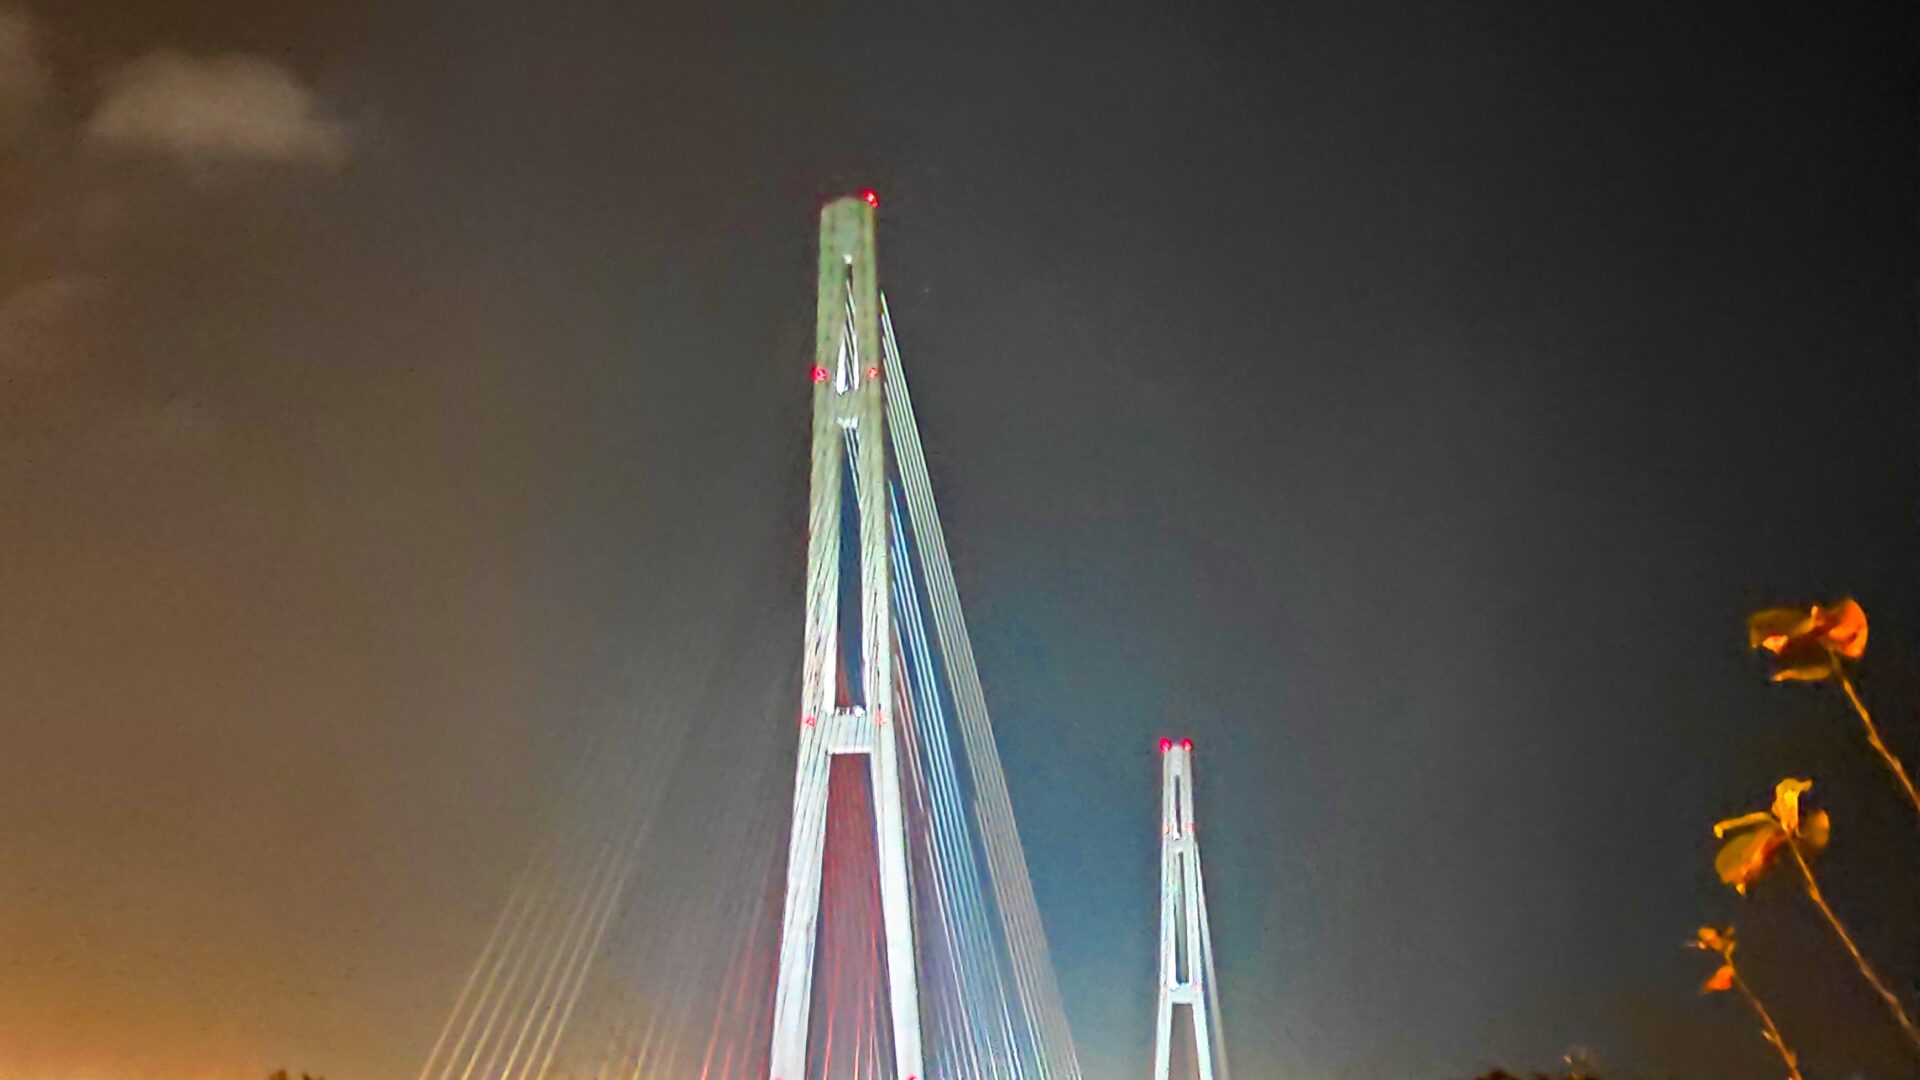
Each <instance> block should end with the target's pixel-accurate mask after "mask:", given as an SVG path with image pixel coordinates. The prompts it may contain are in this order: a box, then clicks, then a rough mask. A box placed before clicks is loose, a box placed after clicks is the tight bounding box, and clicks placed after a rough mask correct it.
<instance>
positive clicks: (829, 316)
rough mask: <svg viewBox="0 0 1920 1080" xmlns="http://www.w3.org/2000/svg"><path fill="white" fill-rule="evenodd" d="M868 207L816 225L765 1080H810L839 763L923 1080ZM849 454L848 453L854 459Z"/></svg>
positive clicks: (845, 208) (902, 1051) (903, 1075)
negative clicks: (847, 778) (848, 469)
mask: <svg viewBox="0 0 1920 1080" xmlns="http://www.w3.org/2000/svg"><path fill="white" fill-rule="evenodd" d="M873 230H874V204H873V202H872V201H869V200H866V199H841V200H839V201H837V202H834V203H831V204H829V205H828V206H827V207H826V208H825V209H824V210H823V211H822V212H821V214H820V288H819V307H818V310H817V315H818V322H817V328H816V333H815V336H814V361H813V363H814V366H813V371H812V377H813V471H812V482H811V483H812V494H811V503H810V509H809V513H808V514H807V622H806V639H805V653H804V654H803V655H804V659H803V663H802V668H801V685H800V710H801V720H800V752H799V756H798V761H797V764H796V765H795V768H794V780H793V819H792V826H791V835H790V837H789V840H788V845H787V887H786V906H785V912H784V915H783V916H782V918H781V922H780V967H779V974H778V976H777V982H776V984H775V989H774V1006H773V1051H772V1057H771V1059H770V1062H769V1075H770V1076H771V1077H772V1078H773V1080H805V1077H806V1069H807V1036H808V1034H809V1026H808V1018H809V1015H810V1013H811V1011H812V1004H813V968H814V963H813V960H814V947H815V944H816V942H817V941H818V939H819V930H820V928H819V921H820V887H821V877H822V873H823V870H824V861H825V855H826V839H827V783H828V777H829V775H830V773H831V768H830V767H831V765H832V762H833V757H834V755H836V754H858V755H862V756H865V757H866V758H867V761H868V768H867V775H868V777H869V778H870V780H871V783H872V785H873V820H874V833H875V840H876V842H877V843H876V848H875V850H876V853H877V855H878V858H879V864H880V865H879V879H880V908H881V920H882V927H883V936H884V939H885V943H886V947H885V950H884V966H883V969H882V972H883V975H884V977H885V979H886V983H887V994H888V1004H889V1013H890V1019H891V1020H892V1023H893V1058H894V1072H895V1074H896V1076H897V1078H898V1080H920V1077H921V1076H923V1075H925V1072H926V1067H925V1064H924V1055H923V1053H922V1047H921V1041H920V982H919V972H918V966H917V964H916V957H915V952H914V941H913V917H912V911H911V907H910V904H909V898H908V893H907V834H906V823H905V820H904V813H905V805H904V800H903V799H902V793H901V785H900V743H899V740H898V738H897V737H896V735H895V731H896V726H895V723H894V721H895V719H896V716H895V713H896V710H895V693H894V690H895V687H894V668H893V661H894V648H893V618H892V603H893V596H892V589H893V580H892V569H893V568H892V562H891V557H890V552H889V547H890V544H889V539H890V537H889V530H888V527H887V525H888V512H887V510H888V506H889V500H888V493H887V460H886V449H887V437H886V400H885V398H884V397H883V396H882V395H883V388H884V386H885V384H886V380H885V379H884V378H883V372H882V370H881V364H880V356H881V350H880V290H879V284H878V282H877V280H876V277H877V275H876V273H875V267H874V242H873ZM849 444H850V445H851V448H852V453H851V455H849V453H848V448H849ZM848 456H851V457H852V459H853V489H854V492H855V498H856V501H857V506H856V507H855V508H854V509H855V512H856V514H857V519H858V521H859V545H858V573H859V576H860V640H859V642H858V647H859V671H858V677H859V686H860V695H859V700H858V701H857V702H844V701H842V700H840V687H841V683H842V681H843V680H842V679H841V678H840V671H841V668H840V665H841V642H840V641H839V633H840V627H841V625H842V619H841V610H840V607H841V592H840V569H841V563H842V562H843V560H844V554H843V552H842V550H841V537H840V526H841V519H842V515H843V513H844V511H845V510H846V508H845V507H843V506H842V504H841V493H842V488H843V478H842V475H841V469H842V465H843V462H844V461H845V460H846V459H847V457H848Z"/></svg>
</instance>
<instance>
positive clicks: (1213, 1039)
mask: <svg viewBox="0 0 1920 1080" xmlns="http://www.w3.org/2000/svg"><path fill="white" fill-rule="evenodd" d="M1160 773H1161V785H1160V1000H1159V1009H1158V1013H1157V1015H1156V1016H1155V1018H1154V1029H1153V1030H1154V1035H1153V1080H1167V1069H1168V1066H1169V1058H1170V1051H1171V1050H1172V1046H1171V1043H1172V1041H1173V1008H1174V1006H1176V1005H1185V1006H1187V1007H1188V1008H1189V1010H1190V1012H1191V1015H1192V1017H1193V1060H1194V1065H1195V1067H1197V1068H1198V1069H1199V1070H1200V1080H1216V1078H1217V1080H1227V1052H1226V1039H1225V1035H1224V1033H1223V1032H1222V1031H1221V1027H1220V1003H1219V1000H1218V998H1217V996H1216V989H1215V988H1216V986H1217V985H1218V984H1217V983H1215V982H1214V978H1213V934H1212V931H1211V930H1209V929H1208V926H1207V889H1206V885H1205V884H1204V883H1203V882H1202V880H1201V877H1200V841H1199V838H1198V837H1196V836H1195V835H1194V828H1193V741H1192V740H1191V739H1181V740H1180V741H1179V742H1177V743H1176V742H1174V741H1173V740H1171V739H1161V740H1160Z"/></svg>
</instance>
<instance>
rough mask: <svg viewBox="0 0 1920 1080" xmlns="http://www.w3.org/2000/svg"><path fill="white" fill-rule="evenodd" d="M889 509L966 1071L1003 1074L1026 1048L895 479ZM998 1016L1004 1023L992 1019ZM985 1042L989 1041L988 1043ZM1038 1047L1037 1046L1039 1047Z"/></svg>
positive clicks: (906, 665) (922, 781)
mask: <svg viewBox="0 0 1920 1080" xmlns="http://www.w3.org/2000/svg"><path fill="white" fill-rule="evenodd" d="M890 494H891V495H892V499H891V501H890V505H889V508H888V509H889V513H890V514H891V516H892V519H893V534H894V562H895V566H896V567H898V568H899V574H898V579H897V580H898V584H897V585H896V587H895V600H896V605H897V607H898V611H899V616H900V617H899V627H900V631H899V633H900V638H901V653H902V667H903V669H905V670H907V671H908V672H910V677H909V678H908V679H907V680H906V681H907V685H908V689H909V690H910V691H911V692H912V695H913V700H914V703H915V704H914V708H913V713H912V723H910V724H907V725H905V726H903V727H902V728H901V730H902V732H906V733H913V734H914V735H915V736H916V739H915V748H914V754H913V757H914V759H915V760H916V761H917V762H918V763H919V764H920V768H919V770H917V772H916V775H915V778H916V782H917V783H918V784H919V785H921V786H923V787H925V789H926V793H925V799H926V802H927V804H928V807H929V812H930V814H931V815H932V820H931V821H930V822H929V826H928V828H927V830H926V832H927V833H928V835H929V838H930V843H929V848H930V855H931V856H932V858H933V861H934V868H935V870H936V874H937V877H936V881H935V883H934V884H935V886H936V888H937V890H938V892H937V895H938V897H939V898H940V899H941V901H942V909H941V910H942V916H941V917H942V920H943V922H944V923H948V924H957V925H946V926H944V927H943V929H945V930H946V931H947V942H948V948H949V953H950V957H951V961H952V963H953V972H952V975H953V980H954V989H955V991H956V996H957V999H958V1000H957V1001H955V1002H954V1003H953V1005H954V1007H953V1008H951V1009H949V1010H948V1011H949V1014H950V1015H951V1014H956V1013H957V1016H956V1017H955V1020H954V1021H953V1022H957V1023H959V1024H961V1025H964V1027H965V1028H967V1029H970V1030H971V1031H973V1032H975V1033H978V1035H979V1037H976V1038H972V1039H967V1040H966V1041H965V1042H964V1043H963V1044H962V1045H963V1046H964V1047H965V1049H966V1053H967V1055H968V1058H967V1070H966V1071H965V1072H964V1073H961V1074H960V1075H964V1076H977V1077H991V1078H994V1080H998V1078H999V1077H1000V1076H1002V1075H1003V1069H1005V1068H1010V1067H1018V1064H1019V1061H1020V1058H1021V1054H1020V1051H1019V1044H1018V1043H1017V1042H1016V1040H1015V1036H1014V1033H1013V1029H1012V1026H1011V1016H1010V1015H1009V1014H1008V1012H1007V1010H1006V1008H1005V1000H1004V999H1005V989H1004V987H1003V986H1002V985H1001V982H1000V975H999V973H1000V965H999V961H998V960H997V958H996V957H997V955H998V949H997V948H996V946H995V945H994V943H993V936H992V933H991V932H990V931H989V930H988V928H987V922H986V918H985V911H984V908H985V897H984V892H983V887H984V882H983V881H982V878H981V872H980V866H979V863H978V862H977V860H976V856H975V849H974V846H973V839H972V835H971V834H972V830H971V829H969V828H968V824H967V823H968V818H969V815H968V813H967V811H966V809H965V803H964V802H963V798H962V794H961V785H960V777H959V773H958V769H957V767H956V763H955V760H954V757H953V750H952V744H951V741H950V740H949V737H948V734H947V717H946V709H945V704H944V701H943V695H942V694H941V690H942V689H943V684H942V681H941V679H940V678H939V676H938V674H937V673H936V668H935V663H934V660H935V658H934V655H933V649H932V646H931V644H930V642H929V639H928V634H927V626H926V616H925V613H924V611H923V609H922V605H921V603H920V601H919V595H920V591H919V588H918V587H917V583H916V575H915V573H914V563H913V561H912V559H911V558H910V549H909V544H908V537H909V526H908V522H907V518H906V508H905V495H904V493H903V492H902V491H901V488H900V485H899V483H898V482H897V481H896V482H894V483H892V484H891V485H890ZM987 1017H994V1018H995V1019H996V1020H998V1021H999V1022H998V1023H993V1022H986V1023H983V1020H984V1019H986V1018H987ZM982 1043H984V1044H985V1045H981V1044H982ZM1037 1050H1038V1047H1037V1046H1035V1047H1032V1048H1031V1050H1030V1052H1034V1051H1037Z"/></svg>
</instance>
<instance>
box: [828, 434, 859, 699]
mask: <svg viewBox="0 0 1920 1080" xmlns="http://www.w3.org/2000/svg"><path fill="white" fill-rule="evenodd" d="M845 443H846V451H845V452H846V467H845V468H843V469H841V470H840V550H839V552H837V555H838V557H839V560H840V595H839V597H838V603H837V605H836V607H837V608H838V611H837V612H836V615H835V617H836V619H837V620H838V621H837V622H836V624H835V626H836V627H837V633H836V635H835V637H836V640H838V641H839V643H840V665H839V668H840V677H839V681H838V683H837V684H836V685H835V687H834V704H835V705H836V706H837V707H838V708H842V709H847V708H852V707H854V706H856V705H861V704H865V699H866V695H865V693H863V691H862V687H863V686H864V685H865V683H864V682H863V680H864V679H865V678H866V665H865V664H863V663H862V662H861V656H862V655H863V652H862V650H863V649H864V647H865V638H866V635H865V634H863V633H862V632H861V630H860V492H859V462H858V458H859V455H858V454H856V453H855V452H854V445H855V441H854V436H852V435H849V436H848V437H847V438H846V439H845Z"/></svg>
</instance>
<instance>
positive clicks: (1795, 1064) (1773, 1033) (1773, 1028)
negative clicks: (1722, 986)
mask: <svg viewBox="0 0 1920 1080" xmlns="http://www.w3.org/2000/svg"><path fill="white" fill-rule="evenodd" d="M1723 955H1725V956H1726V962H1727V966H1728V967H1733V957H1732V955H1730V954H1723ZM1733 985H1734V987H1735V989H1737V990H1739V991H1740V996H1741V997H1743V998H1746V999H1747V1004H1748V1005H1751V1006H1753V1011H1754V1012H1756V1013H1759V1014H1760V1022H1761V1023H1763V1024H1765V1025H1767V1026H1766V1030H1765V1032H1764V1034H1765V1035H1766V1037H1767V1041H1768V1042H1770V1043H1772V1044H1773V1048H1774V1049H1775V1050H1778V1051H1780V1060H1781V1061H1784V1062H1786V1063H1787V1080H1806V1077H1804V1076H1801V1075H1800V1062H1799V1060H1798V1059H1797V1058H1796V1057H1795V1056H1794V1053H1793V1051H1791V1050H1789V1049H1787V1040H1786V1039H1785V1038H1784V1037H1782V1036H1781V1034H1780V1028H1779V1026H1778V1025H1776V1024H1775V1023H1774V1022H1773V1014H1772V1013H1769V1012H1768V1011H1767V1007H1766V1006H1765V1005H1762V1004H1760V998H1759V995H1757V994H1755V993H1754V992H1753V991H1752V990H1751V989H1749V988H1748V986H1747V980H1745V979H1743V978H1741V977H1740V969H1739V968H1737V967H1736V968H1733Z"/></svg>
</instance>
